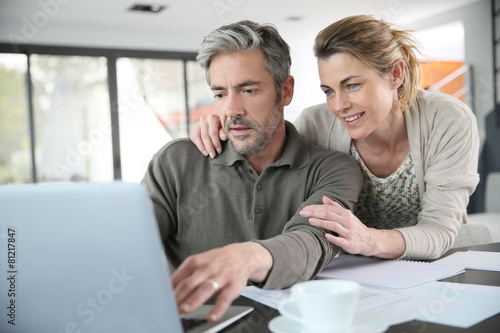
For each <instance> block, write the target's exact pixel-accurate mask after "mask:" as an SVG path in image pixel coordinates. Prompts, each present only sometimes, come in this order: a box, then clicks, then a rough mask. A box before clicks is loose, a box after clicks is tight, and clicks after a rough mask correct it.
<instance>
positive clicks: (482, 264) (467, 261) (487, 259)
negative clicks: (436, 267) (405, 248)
mask: <svg viewBox="0 0 500 333" xmlns="http://www.w3.org/2000/svg"><path fill="white" fill-rule="evenodd" d="M435 262H436V263H439V264H446V265H461V266H464V267H465V268H466V269H477V270H483V271H497V272H499V271H500V252H485V251H465V252H464V251H462V252H455V253H453V254H450V255H449V256H447V257H445V258H443V259H440V260H437V261H435Z"/></svg>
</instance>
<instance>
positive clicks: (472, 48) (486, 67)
mask: <svg viewBox="0 0 500 333" xmlns="http://www.w3.org/2000/svg"><path fill="white" fill-rule="evenodd" d="M457 20H460V21H462V22H463V24H464V33H465V34H464V39H465V63H466V64H468V65H471V66H472V67H473V71H474V79H473V81H474V82H473V83H474V89H475V99H474V105H475V107H474V112H475V114H476V117H477V121H478V128H479V133H480V138H481V150H480V151H481V156H480V163H479V164H480V165H479V171H480V175H481V181H480V184H479V185H478V187H477V189H476V192H475V193H474V195H473V196H472V197H471V202H470V205H469V208H468V209H469V212H480V211H483V209H484V179H485V176H486V174H487V172H488V170H495V169H496V170H500V165H491V164H492V161H496V162H493V163H496V164H498V158H497V159H494V158H491V156H486V155H487V153H486V151H487V150H488V145H486V146H485V143H486V135H487V129H488V131H489V133H488V136H489V137H493V136H497V137H498V132H499V131H500V129H498V128H496V127H495V126H493V124H492V118H493V117H492V114H491V112H492V111H493V109H494V91H493V81H494V79H493V44H492V40H493V37H492V22H491V3H490V1H489V0H483V1H479V2H476V3H473V4H471V5H468V6H465V7H462V8H459V9H456V10H452V11H449V12H446V13H443V14H441V15H437V16H433V17H430V18H427V19H425V20H421V21H419V22H415V23H413V24H411V25H408V28H410V29H414V30H422V29H427V28H430V27H433V26H438V25H442V24H445V23H448V22H453V21H457ZM492 131H493V133H492ZM497 147H498V146H497ZM496 151H498V152H500V150H499V149H498V148H496ZM489 155H491V154H489ZM485 164H489V165H485Z"/></svg>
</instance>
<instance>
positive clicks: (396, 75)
mask: <svg viewBox="0 0 500 333" xmlns="http://www.w3.org/2000/svg"><path fill="white" fill-rule="evenodd" d="M404 77H405V62H404V61H403V59H397V60H396V61H395V62H394V65H393V67H392V80H393V82H392V88H393V89H398V88H399V86H401V84H402V83H403V80H404Z"/></svg>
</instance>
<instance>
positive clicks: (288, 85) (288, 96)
mask: <svg viewBox="0 0 500 333" xmlns="http://www.w3.org/2000/svg"><path fill="white" fill-rule="evenodd" d="M294 86H295V79H294V78H293V76H291V75H290V76H288V77H287V78H286V79H285V82H283V84H282V85H281V105H283V106H287V105H289V104H290V103H291V102H292V99H293V89H294Z"/></svg>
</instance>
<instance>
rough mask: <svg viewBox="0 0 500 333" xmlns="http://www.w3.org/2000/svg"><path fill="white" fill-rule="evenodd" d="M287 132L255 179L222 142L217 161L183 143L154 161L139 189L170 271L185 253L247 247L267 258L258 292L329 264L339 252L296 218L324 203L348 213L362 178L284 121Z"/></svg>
mask: <svg viewBox="0 0 500 333" xmlns="http://www.w3.org/2000/svg"><path fill="white" fill-rule="evenodd" d="M286 131H287V143H286V147H285V150H284V152H283V155H282V157H281V158H280V159H279V160H278V161H276V162H275V163H272V164H270V165H268V166H267V167H266V168H265V169H264V171H263V172H262V173H261V174H260V175H258V174H257V173H256V172H255V170H254V169H253V168H252V166H251V165H250V164H249V163H248V161H247V160H246V159H245V157H244V156H243V155H241V154H239V153H238V152H237V151H236V150H235V149H234V148H233V146H232V145H231V144H230V143H228V142H224V143H223V152H222V154H220V155H218V156H217V157H216V158H215V159H211V158H207V157H205V156H203V155H202V154H201V153H200V152H199V151H198V149H197V148H196V146H195V145H194V144H193V143H192V142H191V141H190V140H189V139H178V140H174V141H171V142H169V143H168V144H166V145H165V146H164V147H162V148H161V149H160V150H159V151H158V153H156V154H155V155H154V156H153V158H152V160H151V162H150V164H149V167H148V170H147V172H146V175H145V176H144V179H143V181H142V182H143V184H145V185H146V187H147V189H148V191H149V194H150V196H151V199H152V202H153V206H154V210H155V215H156V218H157V221H158V225H159V228H160V233H161V237H162V241H163V244H164V247H165V251H166V254H167V258H168V260H169V263H170V265H171V266H173V267H174V268H177V267H178V266H179V265H180V264H181V262H182V261H183V260H184V259H185V258H186V257H188V256H189V255H191V254H196V253H200V252H204V251H207V250H210V249H214V248H218V247H222V246H225V245H228V244H231V243H238V242H246V241H251V240H253V241H257V242H258V243H260V244H262V245H263V246H264V247H265V248H266V249H268V250H269V252H270V253H271V255H272V257H273V267H272V269H271V272H270V273H269V275H268V278H267V280H266V281H265V282H264V284H262V285H261V287H263V288H267V289H278V288H284V287H288V286H290V285H292V284H294V283H296V282H300V281H305V280H308V279H311V278H313V277H314V276H316V274H317V273H318V272H319V271H320V270H321V269H322V268H324V267H325V266H326V265H327V264H328V263H329V262H330V261H331V260H332V259H333V257H334V256H335V254H336V253H337V252H338V247H336V246H334V245H332V244H331V243H329V242H328V241H327V240H326V239H325V237H324V231H323V230H322V229H320V228H316V227H313V226H311V225H310V224H309V223H308V219H307V218H303V217H301V216H300V215H299V212H300V210H301V209H302V208H303V207H305V206H307V205H310V204H320V203H321V200H322V197H323V196H327V197H329V198H331V199H332V200H335V201H337V202H339V203H341V204H342V205H343V206H344V207H348V208H349V209H351V210H352V208H353V206H354V204H355V202H356V200H357V198H358V195H359V192H360V189H361V185H362V179H363V178H362V174H361V171H360V169H359V166H358V164H357V163H356V162H355V161H354V160H353V159H352V158H351V157H349V156H348V155H346V154H343V153H339V152H333V151H328V150H325V149H322V148H319V147H317V146H314V145H311V144H309V143H307V142H306V141H304V140H303V139H302V137H301V136H300V135H299V134H298V132H297V131H296V129H295V127H294V126H293V125H292V124H291V123H289V122H287V123H286Z"/></svg>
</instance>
